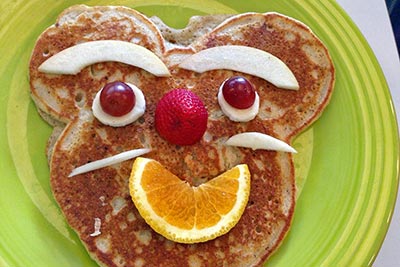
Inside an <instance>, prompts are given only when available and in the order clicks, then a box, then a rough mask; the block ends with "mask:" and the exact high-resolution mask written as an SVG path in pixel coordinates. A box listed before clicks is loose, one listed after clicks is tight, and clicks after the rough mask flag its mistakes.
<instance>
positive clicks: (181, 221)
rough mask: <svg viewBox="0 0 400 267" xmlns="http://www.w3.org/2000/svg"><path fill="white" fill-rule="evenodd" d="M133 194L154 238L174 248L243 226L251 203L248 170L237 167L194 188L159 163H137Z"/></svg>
mask: <svg viewBox="0 0 400 267" xmlns="http://www.w3.org/2000/svg"><path fill="white" fill-rule="evenodd" d="M129 189H130V194H131V197H132V200H133V202H134V204H135V206H136V207H137V209H138V211H139V213H140V214H141V216H142V217H143V218H144V220H145V221H146V222H147V223H148V224H149V225H150V226H151V227H152V228H153V229H154V230H155V231H156V232H158V233H160V234H161V235H163V236H164V237H166V238H168V239H170V240H173V241H176V242H181V243H196V242H204V241H207V240H210V239H213V238H216V237H218V236H220V235H223V234H225V233H227V232H228V231H229V230H230V229H231V228H232V227H234V226H235V225H236V223H237V222H238V221H239V219H240V217H241V215H242V214H243V212H244V209H245V207H246V204H247V201H248V198H249V193H250V173H249V170H248V167H247V165H245V164H242V165H237V166H235V167H234V168H232V169H231V170H228V171H226V172H225V173H223V174H221V175H220V176H218V177H216V178H214V179H212V180H210V181H209V182H207V183H204V184H202V185H200V186H198V187H192V186H190V185H189V184H188V183H187V182H185V181H182V180H181V179H179V178H178V177H177V176H175V175H174V174H172V173H171V172H169V171H168V170H167V169H166V168H164V166H162V165H161V164H160V163H159V162H157V161H155V160H152V159H146V158H141V157H138V158H136V160H135V162H134V164H133V168H132V173H131V176H130V179H129Z"/></svg>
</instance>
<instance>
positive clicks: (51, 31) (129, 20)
mask: <svg viewBox="0 0 400 267" xmlns="http://www.w3.org/2000/svg"><path fill="white" fill-rule="evenodd" d="M71 25H73V26H71ZM109 29H112V30H109ZM88 40H92V41H98V40H119V41H123V43H131V44H132V43H133V44H135V45H137V46H140V47H141V48H143V47H144V48H146V49H147V50H149V51H151V54H154V55H155V56H156V58H161V59H162V60H163V57H164V54H165V51H166V47H165V43H164V38H163V37H162V36H161V33H160V31H159V30H158V28H157V27H156V26H155V24H154V23H153V22H152V21H151V20H150V19H149V18H147V17H146V16H144V15H142V14H141V13H139V12H137V11H135V10H133V9H130V8H126V7H121V6H96V7H88V6H85V5H75V6H72V7H70V8H68V9H66V10H65V11H63V12H62V13H61V14H60V15H59V17H58V18H57V21H56V22H55V24H54V25H52V26H50V27H49V28H47V29H46V30H45V31H44V32H43V33H42V34H41V35H40V37H39V38H38V40H37V42H36V45H35V48H34V50H33V52H32V55H31V60H30V66H29V78H30V85H31V95H32V98H33V100H34V101H35V103H36V105H37V106H38V107H39V108H40V109H41V110H42V111H43V112H44V113H47V114H48V115H49V116H50V117H52V118H53V119H55V120H57V121H61V122H64V123H68V122H69V121H71V120H73V119H74V118H76V117H77V116H79V113H80V111H81V110H84V109H89V108H90V106H91V102H92V100H93V98H94V96H95V94H96V92H97V91H98V90H99V89H100V88H102V86H104V84H105V83H107V81H108V79H110V80H116V79H121V77H119V76H120V75H121V73H120V72H125V73H128V72H129V73H134V72H137V73H139V72H140V73H142V72H141V71H139V69H138V68H135V67H131V66H128V65H125V64H120V63H114V62H112V63H110V62H106V63H100V64H96V65H92V66H90V67H87V68H84V69H82V70H81V71H80V72H79V73H78V74H76V75H68V76H65V75H64V76H60V75H57V74H47V73H42V72H41V71H39V66H40V65H41V64H42V63H43V62H44V61H45V60H47V59H49V58H51V56H53V55H55V54H57V53H59V52H60V51H63V50H65V49H67V48H69V47H73V46H75V45H77V44H82V43H86V42H87V41H88ZM144 48H143V49H144ZM100 54H101V52H100ZM61 68H63V64H61ZM165 69H166V68H164V70H165ZM93 70H96V73H94V71H93ZM167 71H168V70H167ZM94 74H95V75H94ZM139 75H142V74H139ZM143 75H146V74H143Z"/></svg>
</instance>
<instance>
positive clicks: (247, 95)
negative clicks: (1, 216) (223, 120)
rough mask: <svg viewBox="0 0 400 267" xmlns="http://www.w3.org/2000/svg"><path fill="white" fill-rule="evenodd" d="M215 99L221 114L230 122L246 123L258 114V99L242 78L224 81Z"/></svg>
mask: <svg viewBox="0 0 400 267" xmlns="http://www.w3.org/2000/svg"><path fill="white" fill-rule="evenodd" d="M217 97H218V103H219V105H220V107H221V110H222V112H223V113H224V114H225V115H226V116H227V117H228V118H229V119H230V120H232V121H235V122H247V121H250V120H252V119H254V118H255V117H256V115H257V114H258V111H259V106H260V98H259V96H258V94H257V92H256V91H255V89H254V86H253V85H252V84H251V83H250V82H249V81H248V80H247V79H246V78H244V77H241V76H234V77H232V78H229V79H227V80H225V81H224V82H223V83H222V85H221V86H220V88H219V91H218V96H217Z"/></svg>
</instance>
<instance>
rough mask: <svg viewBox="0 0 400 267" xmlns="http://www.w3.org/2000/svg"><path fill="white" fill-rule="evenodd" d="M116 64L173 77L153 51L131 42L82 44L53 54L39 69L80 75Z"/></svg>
mask: <svg viewBox="0 0 400 267" xmlns="http://www.w3.org/2000/svg"><path fill="white" fill-rule="evenodd" d="M106 61H116V62H121V63H125V64H128V65H132V66H136V67H139V68H142V69H144V70H146V71H148V72H150V73H152V74H154V75H155V76H161V77H166V76H171V74H170V72H169V70H168V68H167V67H166V65H165V64H164V62H162V61H161V59H160V58H158V57H157V56H156V55H155V54H154V53H153V52H151V51H150V50H148V49H147V48H144V47H143V46H140V45H136V44H133V43H130V42H125V41H118V40H101V41H90V42H85V43H80V44H77V45H74V46H71V47H69V48H67V49H65V50H62V51H60V52H59V53H57V54H55V55H53V56H52V57H50V58H49V59H47V60H46V61H45V62H43V63H42V64H41V65H40V66H39V71H41V72H44V73H51V74H77V73H79V72H80V71H81V70H82V69H83V68H84V67H87V66H89V65H92V64H95V63H99V62H106Z"/></svg>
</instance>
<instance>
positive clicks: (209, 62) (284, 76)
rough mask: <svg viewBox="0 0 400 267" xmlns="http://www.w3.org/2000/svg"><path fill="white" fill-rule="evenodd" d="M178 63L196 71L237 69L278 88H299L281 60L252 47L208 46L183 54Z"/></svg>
mask: <svg viewBox="0 0 400 267" xmlns="http://www.w3.org/2000/svg"><path fill="white" fill-rule="evenodd" d="M179 67H181V68H183V69H187V70H192V71H195V72H199V73H202V72H205V71H209V70H216V69H229V70H234V71H240V72H243V73H247V74H250V75H254V76H257V77H260V78H263V79H264V80H266V81H269V82H270V83H272V84H273V85H275V86H277V87H279V88H283V89H291V90H298V89H299V84H298V82H297V80H296V77H295V76H294V74H293V73H292V71H291V70H290V69H289V68H288V66H286V64H285V63H284V62H283V61H281V60H280V59H279V58H277V57H275V56H274V55H272V54H270V53H268V52H265V51H263V50H260V49H257V48H254V47H248V46H241V45H224V46H216V47H212V48H208V49H205V50H201V51H200V52H198V53H196V54H193V55H191V56H189V57H187V58H186V59H184V60H183V61H182V62H181V63H180V64H179Z"/></svg>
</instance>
